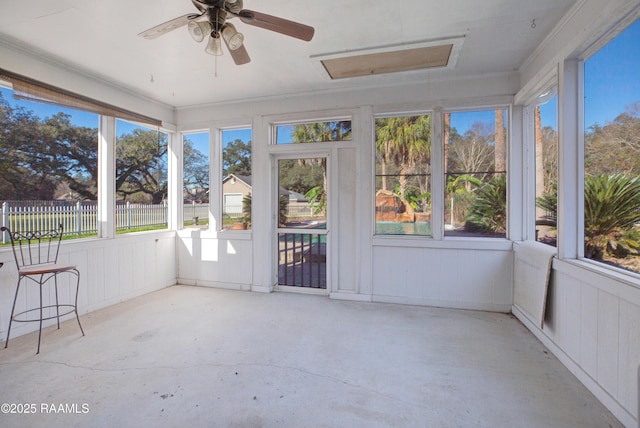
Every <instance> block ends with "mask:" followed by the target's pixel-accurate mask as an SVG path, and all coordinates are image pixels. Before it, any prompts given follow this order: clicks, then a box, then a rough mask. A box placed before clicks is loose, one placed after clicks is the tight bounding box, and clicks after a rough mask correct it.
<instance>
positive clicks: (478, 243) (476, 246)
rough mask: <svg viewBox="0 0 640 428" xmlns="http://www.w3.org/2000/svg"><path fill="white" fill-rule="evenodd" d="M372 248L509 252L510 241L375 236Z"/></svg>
mask: <svg viewBox="0 0 640 428" xmlns="http://www.w3.org/2000/svg"><path fill="white" fill-rule="evenodd" d="M372 243H373V246H374V247H412V248H438V249H450V250H493V251H511V250H512V248H513V245H512V244H513V243H512V241H510V240H508V239H505V238H445V239H443V240H435V239H433V238H432V237H430V236H411V235H407V236H401V235H386V236H385V235H375V236H374V237H373V242H372Z"/></svg>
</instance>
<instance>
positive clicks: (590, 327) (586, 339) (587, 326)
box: [578, 284, 598, 373]
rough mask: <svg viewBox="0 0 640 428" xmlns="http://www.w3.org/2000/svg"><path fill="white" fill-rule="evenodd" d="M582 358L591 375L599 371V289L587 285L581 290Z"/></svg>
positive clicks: (582, 363) (583, 365)
mask: <svg viewBox="0 0 640 428" xmlns="http://www.w3.org/2000/svg"><path fill="white" fill-rule="evenodd" d="M580 290H581V293H580V309H581V311H580V358H579V360H578V362H579V363H580V365H581V366H582V367H584V369H585V370H586V371H587V372H589V373H596V371H597V370H598V289H597V288H595V287H590V286H588V285H586V284H584V285H582V287H581V288H580Z"/></svg>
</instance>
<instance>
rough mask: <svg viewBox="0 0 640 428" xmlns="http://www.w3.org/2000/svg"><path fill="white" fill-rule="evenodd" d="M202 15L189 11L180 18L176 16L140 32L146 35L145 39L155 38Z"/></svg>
mask: <svg viewBox="0 0 640 428" xmlns="http://www.w3.org/2000/svg"><path fill="white" fill-rule="evenodd" d="M200 16H202V15H201V14H197V13H189V14H187V15H182V16H179V17H178V18H174V19H172V20H170V21H167V22H163V23H162V24H160V25H156V26H155V27H152V28H149V29H148V30H145V31H143V32H142V33H140V34H138V36H140V37H144V38H145V39H149V40H150V39H155V38H156V37H160V36H162V35H163V34H166V33H168V32H169V31H173V30H175V29H176V28H180V27H182V26H184V25H187V24H188V23H189V21H191V20H192V19H195V18H198V17H200Z"/></svg>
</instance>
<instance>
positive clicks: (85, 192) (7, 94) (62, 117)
mask: <svg viewBox="0 0 640 428" xmlns="http://www.w3.org/2000/svg"><path fill="white" fill-rule="evenodd" d="M14 95H15V93H14V91H13V90H11V89H7V88H3V87H0V204H2V205H1V207H0V209H1V213H2V215H1V219H2V220H1V221H2V225H3V226H7V227H8V228H9V229H11V230H12V231H25V230H36V229H40V230H42V229H48V230H51V229H56V228H57V227H58V226H59V225H60V224H62V225H63V228H64V233H65V235H66V236H68V237H71V238H81V237H82V238H83V237H88V236H96V235H97V209H98V204H97V201H98V194H97V192H98V189H97V174H98V119H99V116H98V115H97V114H94V113H88V112H86V111H82V110H76V109H72V108H67V107H60V106H56V105H51V104H48V103H47V104H45V103H40V102H35V101H29V100H25V99H24V98H14ZM5 239H6V237H5Z"/></svg>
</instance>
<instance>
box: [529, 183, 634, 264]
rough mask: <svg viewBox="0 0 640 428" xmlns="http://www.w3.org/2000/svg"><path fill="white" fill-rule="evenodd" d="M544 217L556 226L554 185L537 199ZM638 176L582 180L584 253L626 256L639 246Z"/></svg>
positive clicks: (556, 202) (597, 256)
mask: <svg viewBox="0 0 640 428" xmlns="http://www.w3.org/2000/svg"><path fill="white" fill-rule="evenodd" d="M537 205H538V207H539V208H542V209H544V210H545V211H547V212H548V213H549V214H548V215H547V216H545V219H546V220H547V221H549V224H551V225H553V226H555V225H556V219H557V217H556V213H557V207H558V198H557V187H556V186H555V183H554V186H553V189H552V190H551V191H549V192H546V193H545V194H544V195H543V196H542V197H541V198H538V199H537ZM638 223H640V177H639V176H627V175H624V174H598V175H589V176H587V177H586V178H585V181H584V255H585V257H587V258H589V259H594V260H602V258H603V256H604V255H605V253H608V254H610V255H613V256H617V255H626V254H627V253H629V252H632V251H637V250H638V248H640V231H639V230H638V228H637V227H636V224H638Z"/></svg>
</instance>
